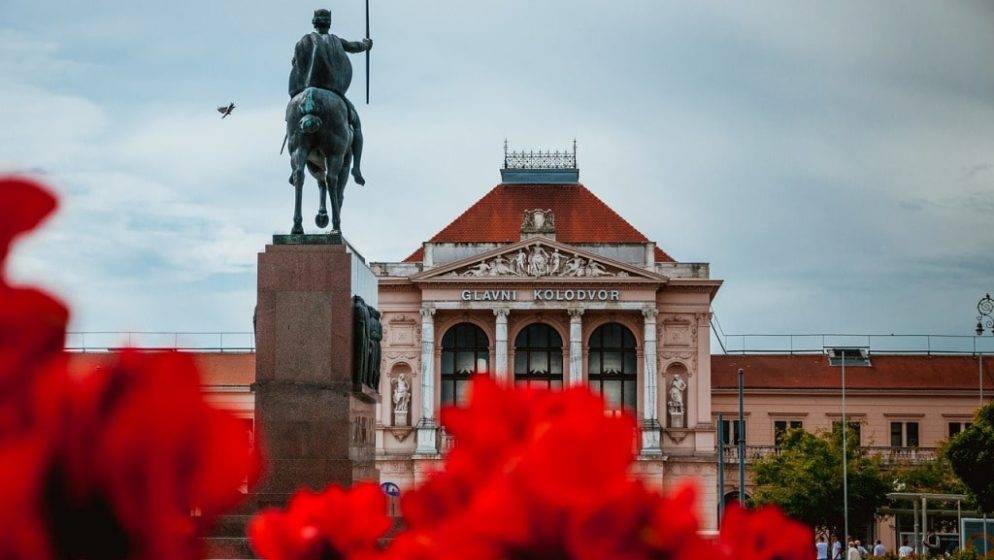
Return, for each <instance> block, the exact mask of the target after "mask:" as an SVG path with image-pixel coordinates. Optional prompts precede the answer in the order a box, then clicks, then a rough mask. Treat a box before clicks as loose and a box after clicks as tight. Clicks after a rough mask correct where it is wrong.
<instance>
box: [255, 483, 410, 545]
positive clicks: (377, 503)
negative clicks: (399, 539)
mask: <svg viewBox="0 0 994 560" xmlns="http://www.w3.org/2000/svg"><path fill="white" fill-rule="evenodd" d="M386 507H387V503H386V498H385V497H384V496H383V493H382V492H381V491H380V489H379V487H377V486H376V485H375V484H359V485H357V486H355V487H354V488H352V489H351V490H348V491H345V490H342V489H341V488H339V487H337V486H329V487H328V488H326V489H325V490H324V491H323V492H322V493H320V494H315V493H313V492H310V491H306V490H304V491H300V492H298V493H297V494H295V495H294V497H293V498H292V499H291V500H290V503H289V504H288V506H287V508H286V509H285V510H278V509H269V510H266V511H263V512H262V513H260V514H259V515H257V516H256V517H255V518H254V519H253V520H252V523H251V524H250V525H249V528H248V533H249V538H250V539H251V541H252V547H253V548H254V549H255V551H256V552H257V553H258V554H260V555H261V556H263V557H264V558H267V559H268V560H366V559H371V558H375V557H377V555H378V554H379V548H378V541H379V539H381V538H383V536H384V535H385V534H386V532H387V531H388V530H389V529H390V524H391V521H390V518H389V517H387V515H386Z"/></svg>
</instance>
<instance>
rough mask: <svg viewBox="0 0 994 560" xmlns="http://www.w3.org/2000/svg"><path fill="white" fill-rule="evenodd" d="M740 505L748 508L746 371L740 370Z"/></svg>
mask: <svg viewBox="0 0 994 560" xmlns="http://www.w3.org/2000/svg"><path fill="white" fill-rule="evenodd" d="M738 427H739V434H738V436H739V441H738V444H739V505H740V506H742V507H746V501H745V499H746V498H745V496H746V489H745V486H746V463H745V461H746V458H745V454H746V439H745V427H746V422H745V371H744V370H743V369H742V368H739V423H738Z"/></svg>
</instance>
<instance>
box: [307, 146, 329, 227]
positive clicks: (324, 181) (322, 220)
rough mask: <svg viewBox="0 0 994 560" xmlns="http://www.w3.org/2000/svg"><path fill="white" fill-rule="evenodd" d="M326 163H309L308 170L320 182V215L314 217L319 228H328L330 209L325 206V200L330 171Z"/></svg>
mask: <svg viewBox="0 0 994 560" xmlns="http://www.w3.org/2000/svg"><path fill="white" fill-rule="evenodd" d="M325 165H326V163H325V162H324V161H321V162H320V163H318V162H315V161H313V160H311V161H308V162H307V169H308V170H309V171H310V172H311V176H313V177H314V180H315V181H317V182H318V197H319V198H320V200H318V213H317V216H315V217H314V223H315V224H316V225H317V226H318V227H319V228H324V227H327V225H328V208H327V206H326V205H325V199H326V198H327V193H328V170H327V169H326V168H325V167H324V166H325Z"/></svg>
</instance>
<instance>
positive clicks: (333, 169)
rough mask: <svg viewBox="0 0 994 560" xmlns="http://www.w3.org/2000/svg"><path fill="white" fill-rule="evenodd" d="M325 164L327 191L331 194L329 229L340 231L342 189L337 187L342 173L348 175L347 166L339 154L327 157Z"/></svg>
mask: <svg viewBox="0 0 994 560" xmlns="http://www.w3.org/2000/svg"><path fill="white" fill-rule="evenodd" d="M325 165H326V167H327V170H328V175H327V179H328V191H329V194H330V195H331V229H333V230H334V231H342V189H341V188H339V184H340V183H341V181H340V177H341V175H342V173H345V175H346V177H348V171H349V168H348V167H346V164H345V162H344V158H342V157H341V156H339V157H336V158H327V159H326V160H325Z"/></svg>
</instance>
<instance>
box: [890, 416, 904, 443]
mask: <svg viewBox="0 0 994 560" xmlns="http://www.w3.org/2000/svg"><path fill="white" fill-rule="evenodd" d="M901 428H902V426H901V423H900V422H891V423H890V446H891V447H904V438H903V436H902V434H901V431H902V430H901Z"/></svg>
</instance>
